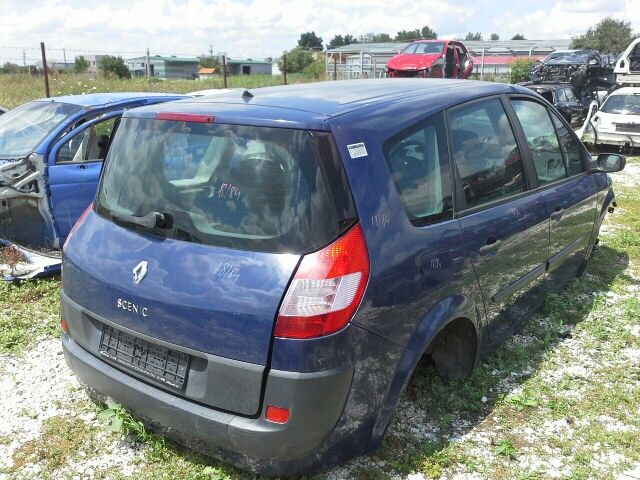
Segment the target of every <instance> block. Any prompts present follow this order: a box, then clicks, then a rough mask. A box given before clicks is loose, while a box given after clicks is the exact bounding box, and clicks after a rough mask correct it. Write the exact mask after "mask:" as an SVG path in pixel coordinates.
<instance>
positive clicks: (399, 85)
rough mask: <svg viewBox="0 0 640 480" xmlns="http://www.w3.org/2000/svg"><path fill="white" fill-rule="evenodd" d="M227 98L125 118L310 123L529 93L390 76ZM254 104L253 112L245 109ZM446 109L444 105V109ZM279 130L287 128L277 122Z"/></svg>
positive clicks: (138, 112) (496, 86)
mask: <svg viewBox="0 0 640 480" xmlns="http://www.w3.org/2000/svg"><path fill="white" fill-rule="evenodd" d="M244 92H246V93H244V95H243V92H231V93H229V94H225V95H216V96H211V97H206V96H205V97H198V98H190V99H186V100H178V101H177V102H170V103H163V104H160V105H153V106H148V107H140V108H137V109H135V110H131V111H129V112H127V113H126V114H125V116H126V117H139V118H150V117H152V116H153V115H155V114H156V113H158V112H180V113H208V114H214V115H216V117H217V116H218V114H221V115H222V117H224V116H225V115H224V114H225V111H229V110H232V111H233V115H234V117H233V118H234V120H238V119H239V118H241V117H242V118H244V119H251V118H254V119H255V117H256V116H264V118H272V119H273V118H276V117H278V118H279V117H281V116H282V118H283V119H284V120H282V121H286V120H288V119H293V118H294V117H295V119H296V121H297V122H298V123H300V122H304V120H305V118H306V119H313V120H314V123H318V121H323V120H326V119H327V118H330V117H336V116H339V115H342V114H345V113H349V112H353V111H356V110H359V109H362V108H365V107H371V106H374V105H376V104H383V103H384V104H389V103H394V102H397V103H400V102H404V101H406V100H407V99H411V98H414V97H419V98H420V100H421V101H428V99H429V98H434V99H435V98H438V100H439V102H437V103H439V104H442V98H443V97H445V98H446V103H447V105H455V104H458V103H462V102H464V101H466V100H468V99H472V98H476V97H478V96H481V95H492V94H499V93H507V92H520V93H527V92H528V93H530V92H531V90H528V89H525V88H522V87H519V86H515V85H509V84H504V83H497V82H496V83H493V82H479V81H473V80H450V79H428V78H427V79H410V78H406V79H405V78H388V79H369V80H340V81H325V82H317V83H300V84H295V85H286V86H279V87H266V88H257V89H251V90H245V91H244ZM246 106H252V107H254V108H253V109H247V108H245V107H246ZM445 108H447V107H445ZM281 126H286V125H284V124H281Z"/></svg>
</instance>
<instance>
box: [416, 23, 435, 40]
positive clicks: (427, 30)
mask: <svg viewBox="0 0 640 480" xmlns="http://www.w3.org/2000/svg"><path fill="white" fill-rule="evenodd" d="M420 36H421V37H422V38H424V39H425V40H435V39H436V38H438V34H437V33H436V31H435V30H434V29H433V28H431V27H430V26H429V25H425V26H424V27H422V29H421V30H420Z"/></svg>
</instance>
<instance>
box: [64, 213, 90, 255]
mask: <svg viewBox="0 0 640 480" xmlns="http://www.w3.org/2000/svg"><path fill="white" fill-rule="evenodd" d="M92 211H93V202H91V203H90V204H89V206H88V207H87V208H86V210H85V211H84V212H82V215H80V218H78V221H77V222H76V223H75V225H74V226H73V228H72V229H71V231H70V232H69V235H67V239H66V240H65V241H64V245H63V246H62V251H63V252H64V251H65V250H66V249H67V245H68V244H69V240H71V237H73V234H74V233H76V231H77V230H78V228H80V225H82V222H84V221H85V219H86V218H87V215H89V214H90V213H91V212H92Z"/></svg>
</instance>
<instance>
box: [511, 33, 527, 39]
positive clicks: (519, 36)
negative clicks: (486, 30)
mask: <svg viewBox="0 0 640 480" xmlns="http://www.w3.org/2000/svg"><path fill="white" fill-rule="evenodd" d="M511 40H526V38H524V35H522V34H520V33H516V34H515V35H514V36H513V37H511Z"/></svg>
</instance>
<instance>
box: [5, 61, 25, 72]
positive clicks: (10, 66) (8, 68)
mask: <svg viewBox="0 0 640 480" xmlns="http://www.w3.org/2000/svg"><path fill="white" fill-rule="evenodd" d="M21 70H22V67H21V66H20V65H18V64H17V63H11V62H5V64H4V65H2V66H1V67H0V73H20V71H21Z"/></svg>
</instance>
